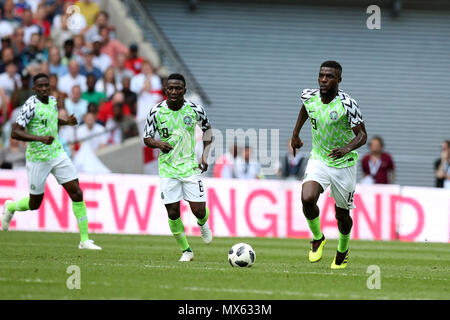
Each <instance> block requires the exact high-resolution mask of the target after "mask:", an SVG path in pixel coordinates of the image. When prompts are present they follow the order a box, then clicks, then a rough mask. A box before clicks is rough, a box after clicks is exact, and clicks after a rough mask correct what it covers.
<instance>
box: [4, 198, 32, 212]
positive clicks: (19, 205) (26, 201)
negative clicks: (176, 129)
mask: <svg viewBox="0 0 450 320" xmlns="http://www.w3.org/2000/svg"><path fill="white" fill-rule="evenodd" d="M7 208H8V211H9V212H10V213H14V212H16V211H28V210H30V197H25V198H22V199H20V200H19V201H16V202H11V203H9V204H8V206H7Z"/></svg>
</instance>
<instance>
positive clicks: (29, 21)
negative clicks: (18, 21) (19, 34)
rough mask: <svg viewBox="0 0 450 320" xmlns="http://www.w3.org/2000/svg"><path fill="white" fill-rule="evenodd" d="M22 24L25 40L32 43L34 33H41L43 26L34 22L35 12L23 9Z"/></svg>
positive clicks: (26, 42) (27, 43)
mask: <svg viewBox="0 0 450 320" xmlns="http://www.w3.org/2000/svg"><path fill="white" fill-rule="evenodd" d="M22 26H23V31H24V38H23V41H24V42H25V44H26V45H29V44H30V40H31V36H32V35H33V34H35V33H37V34H41V28H40V27H39V26H38V25H36V24H35V23H34V22H33V14H32V12H31V9H25V10H24V11H23V15H22Z"/></svg>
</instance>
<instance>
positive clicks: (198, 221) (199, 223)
mask: <svg viewBox="0 0 450 320" xmlns="http://www.w3.org/2000/svg"><path fill="white" fill-rule="evenodd" d="M205 211H206V214H205V216H204V217H203V218H202V219H197V223H198V225H199V226H202V225H204V224H205V223H206V221H208V218H209V208H208V207H206V208H205Z"/></svg>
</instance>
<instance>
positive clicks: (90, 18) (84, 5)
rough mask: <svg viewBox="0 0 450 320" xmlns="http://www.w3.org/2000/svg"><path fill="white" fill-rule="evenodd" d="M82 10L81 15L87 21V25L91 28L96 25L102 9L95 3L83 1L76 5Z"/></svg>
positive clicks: (88, 0)
mask: <svg viewBox="0 0 450 320" xmlns="http://www.w3.org/2000/svg"><path fill="white" fill-rule="evenodd" d="M75 5H76V6H78V7H79V8H80V12H81V14H82V15H83V16H84V18H85V19H86V22H87V25H88V26H89V27H90V26H92V25H93V24H94V22H95V18H96V17H97V15H98V13H99V12H100V7H99V6H98V4H97V3H96V2H94V1H90V0H82V1H77V2H76V3H75Z"/></svg>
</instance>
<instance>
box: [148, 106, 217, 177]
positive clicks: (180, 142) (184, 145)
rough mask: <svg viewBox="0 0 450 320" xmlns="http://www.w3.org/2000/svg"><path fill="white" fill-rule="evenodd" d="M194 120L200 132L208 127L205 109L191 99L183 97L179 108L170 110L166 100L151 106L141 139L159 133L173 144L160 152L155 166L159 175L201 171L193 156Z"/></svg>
mask: <svg viewBox="0 0 450 320" xmlns="http://www.w3.org/2000/svg"><path fill="white" fill-rule="evenodd" d="M197 123H198V124H199V125H200V128H201V129H202V130H203V131H206V130H208V129H209V128H210V124H209V121H208V118H207V117H206V112H205V109H204V108H203V107H202V106H199V105H196V104H194V103H192V102H190V101H186V100H185V102H184V105H183V106H182V107H181V108H180V109H179V110H178V111H173V110H170V109H169V107H168V106H167V102H166V100H164V101H163V102H161V103H159V104H157V105H155V106H154V107H152V108H151V109H150V111H149V113H148V116H147V122H146V124H145V128H144V138H148V137H152V138H154V137H155V134H156V132H158V133H159V136H160V139H161V141H163V142H167V143H168V144H170V145H171V146H172V147H173V149H172V150H171V151H170V152H169V153H164V152H160V153H159V157H158V169H159V176H160V177H161V178H185V177H190V176H192V175H195V174H198V173H200V171H199V169H198V162H197V160H196V158H195V126H196V124H197Z"/></svg>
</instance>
